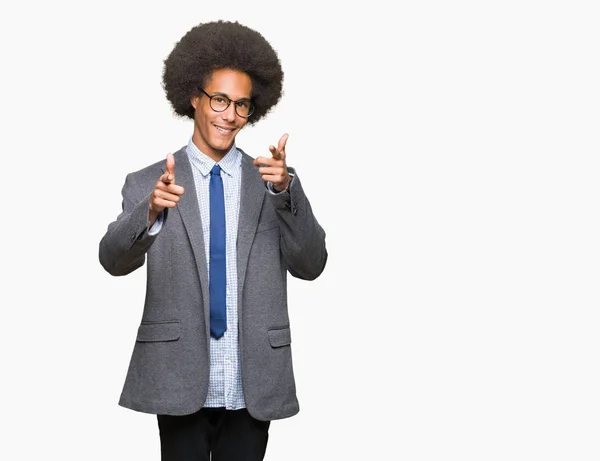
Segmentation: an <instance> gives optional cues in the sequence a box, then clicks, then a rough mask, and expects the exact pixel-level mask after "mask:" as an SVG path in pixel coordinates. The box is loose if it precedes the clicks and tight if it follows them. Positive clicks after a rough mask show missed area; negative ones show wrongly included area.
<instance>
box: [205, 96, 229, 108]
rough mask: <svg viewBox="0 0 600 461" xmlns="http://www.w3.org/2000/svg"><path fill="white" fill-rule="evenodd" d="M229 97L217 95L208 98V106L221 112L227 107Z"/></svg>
mask: <svg viewBox="0 0 600 461" xmlns="http://www.w3.org/2000/svg"><path fill="white" fill-rule="evenodd" d="M229 102H230V101H229V99H228V98H227V97H225V96H221V95H217V96H212V97H211V98H210V107H212V109H213V110H214V111H216V112H223V111H224V110H225V109H227V107H229Z"/></svg>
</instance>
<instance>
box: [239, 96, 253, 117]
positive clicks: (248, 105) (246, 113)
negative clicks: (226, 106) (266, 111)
mask: <svg viewBox="0 0 600 461" xmlns="http://www.w3.org/2000/svg"><path fill="white" fill-rule="evenodd" d="M235 111H236V112H237V114H238V115H239V116H240V117H250V115H252V112H253V111H254V105H253V104H252V101H250V100H249V99H244V100H242V101H238V102H236V103H235Z"/></svg>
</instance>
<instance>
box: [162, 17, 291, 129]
mask: <svg viewBox="0 0 600 461" xmlns="http://www.w3.org/2000/svg"><path fill="white" fill-rule="evenodd" d="M219 69H231V70H237V71H240V72H244V73H246V74H248V75H249V76H250V79H251V80H252V101H253V102H254V113H253V114H252V115H251V116H250V118H249V119H248V124H249V125H252V124H254V123H256V122H258V121H259V120H260V119H261V118H263V117H264V116H265V115H266V114H267V113H268V112H269V111H270V110H271V108H273V107H274V106H275V105H276V104H277V103H278V102H279V100H280V99H281V95H282V91H283V70H282V68H281V62H280V60H279V57H278V56H277V52H276V51H275V50H274V49H273V47H272V46H271V44H270V43H269V42H268V41H267V40H266V39H265V38H264V37H263V36H262V35H261V34H260V33H259V32H257V31H255V30H253V29H251V28H249V27H247V26H244V25H242V24H240V23H238V22H237V21H235V22H231V21H222V20H219V21H214V22H207V23H201V24H198V25H197V26H194V27H193V28H192V29H190V30H189V31H188V32H187V33H186V34H185V35H184V36H183V37H182V38H181V39H180V40H179V42H177V44H176V45H175V47H174V48H173V50H172V51H171V53H170V54H169V56H168V57H167V58H166V59H165V61H164V68H163V88H164V90H165V93H166V96H167V99H168V100H169V102H170V103H171V106H172V107H173V110H174V111H175V113H176V114H178V115H180V116H183V117H189V118H191V119H193V118H194V108H193V107H192V104H191V98H192V97H193V96H197V95H198V94H199V88H201V87H203V86H204V85H206V83H207V81H208V79H209V78H210V77H211V76H212V73H213V72H214V71H216V70H219Z"/></svg>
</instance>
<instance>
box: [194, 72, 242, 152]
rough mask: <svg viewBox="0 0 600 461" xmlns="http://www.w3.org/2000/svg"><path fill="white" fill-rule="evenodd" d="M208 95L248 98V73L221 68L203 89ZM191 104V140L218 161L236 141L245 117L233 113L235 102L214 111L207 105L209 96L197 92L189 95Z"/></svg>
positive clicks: (238, 98) (231, 98)
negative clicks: (191, 95)
mask: <svg viewBox="0 0 600 461" xmlns="http://www.w3.org/2000/svg"><path fill="white" fill-rule="evenodd" d="M202 89H203V90H204V91H205V92H206V93H207V94H209V95H211V96H212V95H215V94H218V95H222V96H226V97H227V98H229V99H230V100H232V101H238V100H240V99H242V100H244V99H250V97H251V95H252V80H251V79H250V76H249V75H248V74H245V73H243V72H239V71H236V70H231V69H220V70H216V71H215V72H213V74H212V77H211V78H210V79H209V80H208V81H207V83H206V85H205V87H204V88H202ZM192 106H193V107H194V134H193V136H192V140H193V142H194V144H195V145H196V147H197V148H198V149H199V150H200V151H201V152H203V153H204V154H206V155H208V156H209V157H210V158H212V159H213V160H214V161H216V162H218V161H219V160H221V159H222V158H223V157H224V156H225V154H227V152H229V149H231V146H232V145H233V141H234V140H235V137H236V135H237V134H238V132H239V131H240V130H241V129H242V128H243V127H244V125H246V123H248V119H247V118H244V117H240V116H239V115H238V114H237V113H236V112H235V107H234V106H235V103H234V102H232V103H231V104H229V107H227V109H225V110H224V111H223V112H216V111H214V110H213V109H212V108H211V106H210V98H209V97H208V96H206V94H204V93H203V92H202V91H200V95H199V96H194V97H193V98H192Z"/></svg>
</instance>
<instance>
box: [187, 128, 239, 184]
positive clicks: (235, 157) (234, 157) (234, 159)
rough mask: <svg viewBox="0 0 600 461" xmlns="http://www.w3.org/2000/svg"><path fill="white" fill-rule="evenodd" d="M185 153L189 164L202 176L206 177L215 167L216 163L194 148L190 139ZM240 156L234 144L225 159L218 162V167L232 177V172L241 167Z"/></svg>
mask: <svg viewBox="0 0 600 461" xmlns="http://www.w3.org/2000/svg"><path fill="white" fill-rule="evenodd" d="M185 151H186V153H187V154H188V158H189V159H190V162H191V163H192V164H193V165H195V166H196V168H198V170H199V171H200V173H202V176H207V175H208V174H209V173H210V170H212V168H213V167H214V166H215V164H216V163H217V162H215V161H214V160H213V159H212V158H210V157H209V156H208V155H206V154H205V153H203V152H201V151H200V149H198V148H197V147H196V145H195V144H194V142H193V141H192V138H191V137H190V141H189V142H188V145H187V147H186V148H185ZM241 161H242V155H241V154H240V152H239V151H238V150H237V147H236V146H235V142H234V143H233V145H232V146H231V149H229V152H227V154H225V157H223V158H222V159H221V161H220V162H219V166H220V167H221V170H223V172H225V173H226V174H228V175H229V176H233V174H234V172H235V171H237V170H238V169H239V166H240V165H241Z"/></svg>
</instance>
